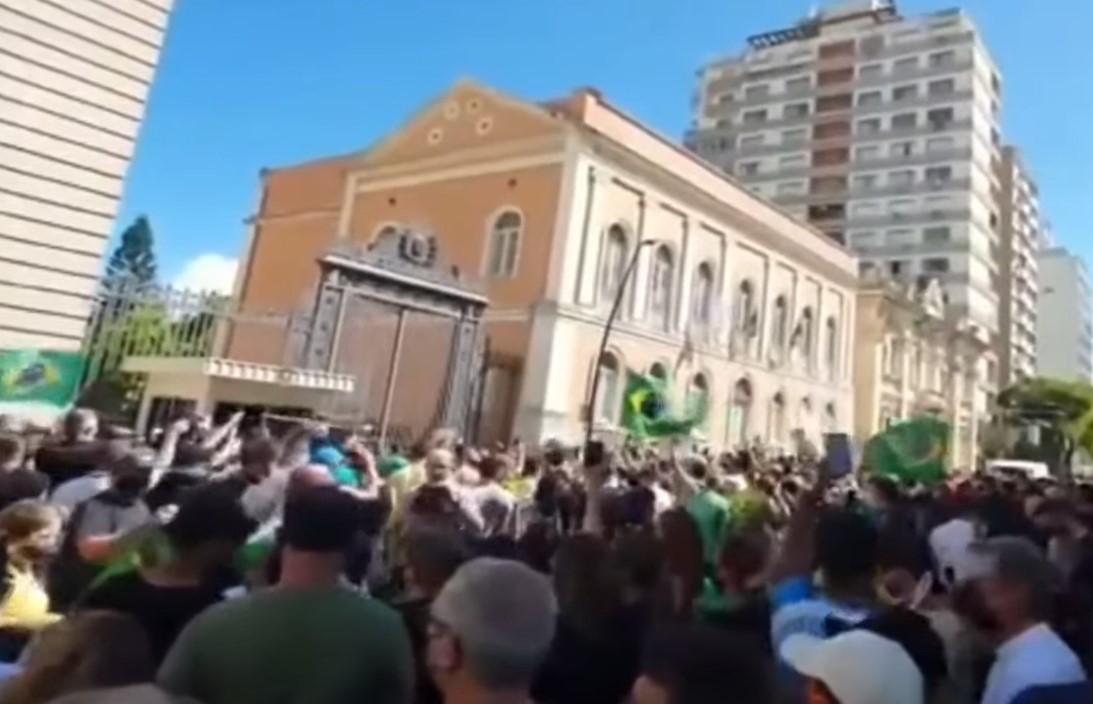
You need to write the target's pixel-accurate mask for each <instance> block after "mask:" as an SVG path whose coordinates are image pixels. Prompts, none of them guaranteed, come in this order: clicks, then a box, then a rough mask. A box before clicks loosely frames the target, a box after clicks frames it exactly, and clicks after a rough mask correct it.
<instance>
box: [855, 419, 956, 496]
mask: <svg viewBox="0 0 1093 704" xmlns="http://www.w3.org/2000/svg"><path fill="white" fill-rule="evenodd" d="M949 433H950V428H949V424H948V423H946V422H945V421H944V420H942V419H941V418H939V417H938V416H933V415H923V416H919V417H917V418H911V419H910V420H905V421H903V422H901V423H895V424H893V425H891V426H889V427H888V428H887V429H886V430H883V431H881V432H880V433H877V434H876V435H874V436H873V437H872V438H870V439H869V441H868V442H866V443H865V447H864V449H863V451H862V461H863V464H864V465H865V466H866V467H868V468H869V471H871V472H874V473H876V474H883V475H886V476H889V477H892V478H893V479H898V480H900V481H903V482H908V483H920V484H937V483H940V482H942V481H944V480H945V476H946V475H947V474H948V469H947V463H948V459H949Z"/></svg>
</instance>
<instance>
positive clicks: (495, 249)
mask: <svg viewBox="0 0 1093 704" xmlns="http://www.w3.org/2000/svg"><path fill="white" fill-rule="evenodd" d="M523 226H524V221H523V218H521V217H520V214H519V213H517V212H516V211H514V210H506V211H505V212H503V213H501V214H500V215H498V216H497V219H496V220H494V221H493V227H491V228H490V245H489V259H488V260H487V263H486V275H487V276H494V277H510V276H514V275H515V274H516V257H517V254H518V253H519V251H520V234H521V231H522V230H523Z"/></svg>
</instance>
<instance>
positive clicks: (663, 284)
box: [649, 247, 675, 330]
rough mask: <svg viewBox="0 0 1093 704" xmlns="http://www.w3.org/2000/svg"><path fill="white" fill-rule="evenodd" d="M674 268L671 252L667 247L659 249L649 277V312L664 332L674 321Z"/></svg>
mask: <svg viewBox="0 0 1093 704" xmlns="http://www.w3.org/2000/svg"><path fill="white" fill-rule="evenodd" d="M673 268H674V266H673V263H672V253H671V251H670V250H669V249H668V248H667V247H660V248H658V249H657V253H656V256H654V257H653V270H652V272H650V277H649V312H650V313H651V314H652V319H653V323H654V324H655V325H656V326H657V327H659V328H661V329H662V330H667V329H668V328H669V326H670V324H671V320H672V313H671V311H672V280H673V279H674V278H675V272H674V271H673Z"/></svg>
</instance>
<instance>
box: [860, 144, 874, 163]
mask: <svg viewBox="0 0 1093 704" xmlns="http://www.w3.org/2000/svg"><path fill="white" fill-rule="evenodd" d="M878 157H880V147H879V146H877V145H875V144H870V145H868V146H864V147H858V148H857V149H855V150H854V161H871V160H873V159H876V158H878Z"/></svg>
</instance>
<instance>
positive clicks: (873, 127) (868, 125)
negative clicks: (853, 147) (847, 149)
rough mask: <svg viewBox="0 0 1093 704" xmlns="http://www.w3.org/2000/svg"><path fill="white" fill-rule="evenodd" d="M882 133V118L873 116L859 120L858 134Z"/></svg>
mask: <svg viewBox="0 0 1093 704" xmlns="http://www.w3.org/2000/svg"><path fill="white" fill-rule="evenodd" d="M879 133H880V118H879V117H871V118H869V119H868V120H858V134H859V135H861V136H867V135H873V134H879Z"/></svg>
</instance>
